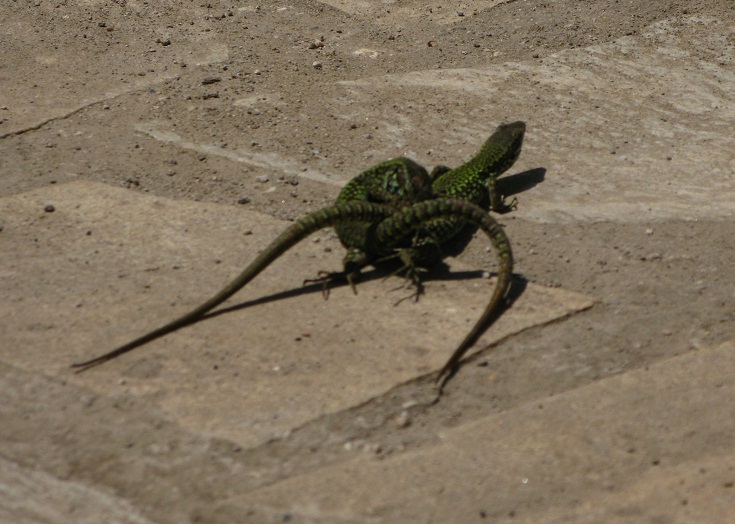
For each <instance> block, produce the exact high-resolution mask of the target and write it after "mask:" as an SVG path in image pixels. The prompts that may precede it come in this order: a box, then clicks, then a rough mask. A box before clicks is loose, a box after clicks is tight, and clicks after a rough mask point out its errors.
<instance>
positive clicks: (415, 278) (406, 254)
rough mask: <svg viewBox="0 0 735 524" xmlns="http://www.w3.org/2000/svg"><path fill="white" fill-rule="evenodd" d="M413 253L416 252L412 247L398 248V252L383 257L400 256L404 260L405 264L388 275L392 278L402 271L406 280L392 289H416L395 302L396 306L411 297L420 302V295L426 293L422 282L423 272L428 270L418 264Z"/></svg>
mask: <svg viewBox="0 0 735 524" xmlns="http://www.w3.org/2000/svg"><path fill="white" fill-rule="evenodd" d="M413 255H414V252H413V250H412V249H410V248H408V249H398V250H397V252H396V253H394V254H393V255H391V256H389V257H386V258H384V259H383V260H387V259H391V258H400V259H401V261H402V262H403V265H402V266H401V267H399V268H398V269H396V270H395V271H393V272H392V273H391V274H390V275H388V276H387V277H386V278H390V277H393V276H396V275H399V274H401V273H402V274H403V277H404V279H405V282H404V283H403V284H402V285H400V286H398V287H396V288H394V289H392V290H391V291H397V290H399V289H410V288H413V289H414V292H413V293H411V294H410V295H408V296H406V297H403V298H402V299H400V300H398V301H397V302H396V303H395V304H393V305H394V306H397V305H398V304H400V303H401V302H403V301H405V300H409V299H412V300H413V301H414V302H418V301H419V297H420V296H421V295H423V294H424V285H423V284H422V282H421V273H426V272H427V271H428V270H427V269H426V268H423V267H421V266H418V265H416V263H415V262H414V257H413Z"/></svg>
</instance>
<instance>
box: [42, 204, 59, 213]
mask: <svg viewBox="0 0 735 524" xmlns="http://www.w3.org/2000/svg"><path fill="white" fill-rule="evenodd" d="M43 210H44V211H45V212H46V213H53V212H54V211H56V208H55V207H54V206H52V205H51V204H49V205H47V206H46V207H44V208H43Z"/></svg>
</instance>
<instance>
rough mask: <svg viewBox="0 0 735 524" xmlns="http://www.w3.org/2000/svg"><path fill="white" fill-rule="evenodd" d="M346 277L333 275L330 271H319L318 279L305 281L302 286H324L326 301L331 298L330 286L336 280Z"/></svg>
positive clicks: (323, 292) (323, 293)
mask: <svg viewBox="0 0 735 524" xmlns="http://www.w3.org/2000/svg"><path fill="white" fill-rule="evenodd" d="M343 276H344V275H343V274H342V273H339V272H337V273H331V272H329V271H319V272H318V273H317V278H307V279H304V283H303V284H301V285H302V286H305V285H307V284H321V285H322V296H323V297H324V300H327V299H328V298H329V284H330V283H331V282H333V281H334V280H336V279H338V278H340V277H343Z"/></svg>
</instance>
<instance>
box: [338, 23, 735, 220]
mask: <svg viewBox="0 0 735 524" xmlns="http://www.w3.org/2000/svg"><path fill="white" fill-rule="evenodd" d="M729 31H730V28H729V25H728V22H727V21H723V20H716V19H703V18H701V17H689V18H684V19H678V20H674V19H672V20H663V21H661V22H658V23H656V24H654V25H653V26H651V27H650V28H649V29H648V30H647V31H646V32H645V33H643V34H641V35H639V36H629V37H624V38H620V39H618V40H616V41H614V42H609V43H605V44H601V45H593V46H589V47H586V48H583V49H573V50H566V51H562V52H559V53H555V54H552V55H550V56H547V57H545V58H544V59H543V60H538V61H524V62H508V63H506V64H501V65H492V66H490V67H486V68H480V67H478V68H466V69H431V70H425V71H411V72H408V73H400V74H391V75H385V76H383V77H371V78H364V79H358V80H346V81H343V82H341V84H342V85H344V86H346V87H348V88H349V89H350V91H351V95H350V96H351V97H352V99H353V100H354V101H355V105H358V106H359V107H361V108H362V109H363V114H361V116H364V118H365V119H366V120H370V121H372V120H374V119H375V118H376V115H374V114H372V113H371V108H377V107H380V104H379V103H378V101H379V100H384V99H390V100H393V99H399V100H400V99H404V101H405V103H404V104H403V105H404V106H405V107H407V108H408V110H406V111H401V112H399V113H396V114H395V115H391V116H389V117H388V121H389V124H392V125H386V127H387V132H390V131H391V130H392V132H393V135H394V136H392V137H391V138H392V139H393V142H394V143H399V144H404V145H406V147H408V144H412V146H413V147H415V145H416V143H417V141H416V140H415V139H409V138H408V136H409V135H412V134H416V133H417V132H418V131H419V130H422V129H442V134H441V136H440V137H437V140H438V142H437V143H434V144H433V145H432V146H431V148H432V150H434V151H435V152H436V153H439V154H440V155H442V154H446V153H442V151H450V152H451V155H452V156H451V157H449V158H448V159H446V160H445V159H444V158H438V159H437V160H439V161H442V162H446V163H448V165H456V164H457V163H459V162H461V161H462V160H461V159H462V158H466V157H468V156H469V155H471V154H473V151H474V150H475V149H476V148H477V145H478V144H479V143H480V142H481V137H483V136H485V135H486V134H487V133H488V122H487V120H488V119H489V120H491V121H496V120H497V119H502V118H504V119H505V120H506V121H509V120H525V121H527V122H528V126H529V127H528V132H527V138H526V143H525V146H524V152H523V156H522V157H521V160H520V162H519V163H518V164H517V165H516V166H515V167H514V171H516V172H517V171H518V169H519V167H520V168H523V167H527V168H532V167H537V166H543V167H544V168H545V169H546V170H547V176H546V178H545V180H544V183H543V184H539V185H538V186H537V187H535V188H534V190H533V191H529V192H527V193H524V195H523V203H522V205H521V206H519V209H518V214H517V216H519V217H522V218H525V219H530V220H536V221H544V222H556V221H559V220H565V221H567V220H603V219H611V220H625V221H631V220H633V221H650V220H654V219H662V218H671V217H678V218H688V219H695V218H697V217H731V216H733V214H735V177H733V176H732V172H733V170H735V139H733V135H732V133H731V129H733V128H735V106H734V105H733V104H732V100H733V99H735V70H733V68H732V64H733V63H735V46H733V45H732V44H731V43H727V37H726V35H727V34H728V32H729ZM692 42H696V43H697V48H698V49H708V50H709V51H708V52H707V53H704V54H703V56H700V57H697V58H696V59H694V57H693V56H692V52H691V51H690V50H689V49H691V47H690V46H691V45H692ZM662 86H665V88H663V87H662ZM446 98H450V99H451V100H453V101H456V106H457V107H459V108H461V110H459V111H458V113H457V114H452V117H451V120H450V122H451V123H450V124H449V125H446V118H447V117H446V115H445V114H444V111H432V110H422V111H420V112H419V111H413V109H415V108H417V107H418V106H427V107H428V108H435V107H442V103H441V99H446ZM399 105H401V104H399ZM480 115H491V116H490V117H489V118H488V117H486V118H481V117H480ZM535 121H536V122H544V123H545V124H544V126H543V128H539V127H536V126H534V122H535ZM473 137H478V138H473ZM442 143H443V144H444V145H441V144H442ZM427 147H429V146H428V145H427ZM422 160H423V159H422Z"/></svg>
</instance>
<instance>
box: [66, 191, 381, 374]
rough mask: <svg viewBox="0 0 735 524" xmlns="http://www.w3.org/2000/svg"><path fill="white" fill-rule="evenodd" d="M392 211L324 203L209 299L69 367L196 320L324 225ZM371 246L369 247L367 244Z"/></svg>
mask: <svg viewBox="0 0 735 524" xmlns="http://www.w3.org/2000/svg"><path fill="white" fill-rule="evenodd" d="M394 213H395V209H394V208H393V207H391V206H387V205H383V204H372V203H369V202H354V203H350V204H339V205H333V206H328V207H325V208H323V209H321V210H320V211H316V212H314V213H312V214H310V215H307V216H305V217H304V218H302V219H300V220H298V221H297V222H295V223H294V224H292V225H291V226H289V227H288V228H287V229H286V230H285V231H284V232H283V233H281V234H280V235H279V236H278V237H277V238H276V239H275V240H274V241H273V242H271V244H270V245H269V246H268V247H267V248H265V249H264V250H263V251H261V252H260V254H259V255H258V256H257V257H256V258H255V260H254V261H253V262H251V263H250V265H249V266H248V267H247V268H245V270H244V271H243V272H242V273H240V274H239V275H238V276H237V277H236V278H235V279H234V280H233V281H232V282H230V283H229V284H227V285H226V286H225V287H224V288H223V289H222V290H221V291H219V292H218V293H217V294H216V295H214V296H213V297H212V298H210V299H209V300H207V301H206V302H204V303H203V304H202V305H200V306H198V307H196V308H195V309H193V310H192V311H190V312H188V313H186V314H185V315H183V316H181V317H179V318H177V319H175V320H173V321H171V322H169V323H168V324H165V325H164V326H161V327H160V328H158V329H154V330H153V331H151V332H149V333H146V334H145V335H142V336H140V337H138V338H136V339H135V340H133V341H131V342H128V343H127V344H125V345H123V346H120V347H119V348H117V349H114V350H112V351H110V352H109V353H106V354H104V355H102V356H99V357H97V358H94V359H91V360H87V361H85V362H80V363H78V364H73V365H72V367H74V368H79V369H78V372H81V371H84V370H86V369H89V368H92V367H95V366H98V365H100V364H103V363H104V362H107V361H108V360H112V359H114V358H116V357H119V356H120V355H123V354H125V353H127V352H128V351H132V350H133V349H135V348H137V347H139V346H142V345H143V344H146V343H148V342H150V341H152V340H155V339H157V338H159V337H162V336H164V335H167V334H169V333H172V332H173V331H176V330H178V329H180V328H182V327H184V326H187V325H189V324H191V323H193V322H196V321H197V320H199V319H200V318H202V316H204V315H205V314H206V313H208V312H209V311H211V310H212V309H214V308H215V307H217V306H218V305H220V304H221V303H222V302H224V301H225V300H227V299H228V298H230V297H231V296H232V295H234V294H235V293H237V292H238V291H239V290H240V289H242V288H243V287H244V286H245V285H246V284H247V283H248V282H250V281H251V280H252V279H253V278H255V277H256V276H257V275H258V274H259V273H260V272H261V271H263V270H264V269H265V268H266V267H268V266H269V265H270V264H271V263H272V262H273V261H274V260H276V259H277V258H278V257H279V256H281V255H282V254H283V253H285V252H286V251H288V250H289V249H290V248H292V247H293V246H295V245H296V244H298V243H299V242H300V241H301V240H303V239H304V238H306V237H307V236H309V235H310V234H312V233H314V232H316V231H319V230H320V229H323V228H325V227H330V226H334V225H336V224H340V223H344V222H347V221H360V222H369V223H376V224H377V223H380V222H381V221H382V220H384V219H385V218H387V217H389V216H391V215H392V214H394ZM367 247H369V248H370V249H374V248H373V247H372V246H367Z"/></svg>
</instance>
